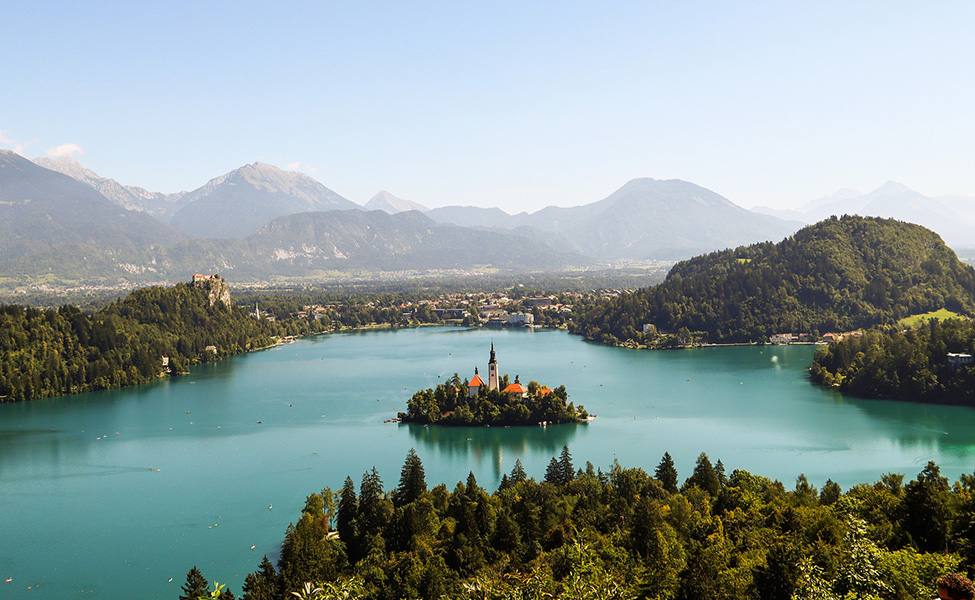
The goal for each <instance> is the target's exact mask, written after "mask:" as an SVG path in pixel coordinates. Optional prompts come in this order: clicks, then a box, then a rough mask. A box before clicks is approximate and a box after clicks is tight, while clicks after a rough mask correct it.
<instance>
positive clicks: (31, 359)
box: [0, 280, 272, 402]
mask: <svg viewBox="0 0 975 600" xmlns="http://www.w3.org/2000/svg"><path fill="white" fill-rule="evenodd" d="M217 283H218V284H220V285H224V286H225V285H226V284H224V283H223V281H222V280H218V282H217ZM271 326H272V324H269V323H268V322H267V321H266V320H262V321H260V322H259V321H257V320H256V319H254V318H251V317H249V316H248V315H247V314H246V312H244V311H243V310H242V309H240V308H238V307H234V306H232V305H227V304H225V303H224V302H221V301H216V302H211V299H210V296H209V295H208V292H207V290H205V289H201V288H199V287H196V286H194V285H192V284H186V283H179V284H177V285H176V286H175V287H172V288H161V287H152V288H146V289H141V290H137V291H135V292H133V293H132V294H130V295H129V296H128V297H126V298H124V299H122V300H118V301H116V302H114V303H113V304H111V305H109V306H107V307H106V308H104V309H102V310H100V311H97V312H95V313H91V314H89V313H85V312H82V311H81V310H80V309H78V308H76V307H74V306H62V307H61V308H59V309H48V310H40V309H36V308H27V307H23V306H17V305H0V402H17V401H23V400H33V399H36V398H48V397H52V396H60V395H66V394H74V393H79V392H86V391H91V390H100V389H107V388H116V387H124V386H128V385H135V384H139V383H145V382H147V381H150V380H151V379H154V378H156V377H159V376H160V374H161V373H162V372H163V371H164V366H163V361H162V358H163V357H164V356H165V357H168V359H169V367H170V369H167V370H172V371H173V372H180V371H182V370H183V369H185V368H186V367H187V366H189V365H190V364H193V363H198V362H206V361H210V360H215V359H218V358H221V357H226V356H229V355H232V354H238V353H240V352H245V351H247V350H249V349H251V348H256V347H262V346H266V345H268V344H270V343H271V329H270V328H271Z"/></svg>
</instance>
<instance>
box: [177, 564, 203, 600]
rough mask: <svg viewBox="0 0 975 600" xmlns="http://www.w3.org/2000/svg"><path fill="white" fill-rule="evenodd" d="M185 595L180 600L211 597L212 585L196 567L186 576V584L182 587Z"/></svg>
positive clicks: (181, 595) (196, 599)
mask: <svg viewBox="0 0 975 600" xmlns="http://www.w3.org/2000/svg"><path fill="white" fill-rule="evenodd" d="M182 589H183V593H182V594H180V597H179V600H199V599H200V598H201V597H209V596H210V583H209V582H208V581H207V580H206V578H204V577H203V573H201V572H200V570H199V569H197V568H196V566H195V565H194V566H193V568H192V569H190V572H189V573H187V574H186V583H185V584H184V585H183V587H182Z"/></svg>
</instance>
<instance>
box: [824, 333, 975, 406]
mask: <svg viewBox="0 0 975 600" xmlns="http://www.w3.org/2000/svg"><path fill="white" fill-rule="evenodd" d="M973 353H975V322H973V321H971V320H968V319H948V320H945V321H942V320H940V319H937V318H932V319H928V320H926V321H920V322H918V323H917V324H915V325H914V326H911V327H907V328H904V327H903V326H900V325H898V326H889V327H885V328H875V329H871V330H869V331H867V332H865V333H864V334H863V335H861V336H847V337H845V338H844V339H842V340H840V341H838V342H836V343H833V344H830V345H828V346H823V347H821V348H819V349H818V350H817V351H816V354H815V357H814V359H813V364H812V366H811V367H810V368H809V374H810V377H811V378H812V380H813V381H814V382H815V383H818V384H820V385H823V386H832V387H835V388H837V389H838V390H839V391H841V392H843V393H847V394H851V395H854V396H860V397H864V398H890V399H897V400H909V401H912V402H928V403H939V404H962V405H965V406H975V365H973V364H971V363H967V362H963V361H965V360H966V359H965V358H963V357H964V356H965V355H967V356H968V359H967V360H970V359H971V355H972V354H973ZM952 355H955V356H954V358H953V357H952Z"/></svg>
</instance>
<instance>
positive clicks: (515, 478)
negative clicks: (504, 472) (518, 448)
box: [511, 458, 528, 485]
mask: <svg viewBox="0 0 975 600" xmlns="http://www.w3.org/2000/svg"><path fill="white" fill-rule="evenodd" d="M523 481H528V473H525V468H524V467H522V466H521V459H520V458H518V459H515V466H514V467H512V468H511V485H516V484H519V483H522V482H523Z"/></svg>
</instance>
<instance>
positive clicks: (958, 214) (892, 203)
mask: <svg viewBox="0 0 975 600" xmlns="http://www.w3.org/2000/svg"><path fill="white" fill-rule="evenodd" d="M752 210H754V211H755V212H759V213H762V214H767V215H771V216H775V217H779V218H782V219H790V220H793V221H800V222H802V223H816V222H818V221H821V220H823V219H825V218H827V217H829V216H831V215H844V214H849V215H854V214H856V215H861V216H869V217H883V218H888V219H897V220H899V221H906V222H908V223H916V224H918V225H923V226H924V227H927V228H928V229H931V230H933V231H937V232H938V233H939V234H940V235H941V237H942V238H943V239H944V240H945V242H947V243H948V244H949V245H951V246H959V247H961V246H975V198H966V197H962V196H941V197H936V198H930V197H928V196H925V195H923V194H921V193H919V192H915V191H914V190H912V189H910V188H908V187H907V186H905V185H902V184H900V183H897V182H896V181H888V182H887V183H885V184H884V185H882V186H880V187H879V188H877V189H875V190H873V191H872V192H869V193H866V194H863V193H861V192H858V191H856V190H848V189H847V190H840V191H838V192H836V193H834V194H831V195H829V196H825V197H823V198H818V199H816V200H811V201H810V202H808V203H806V204H805V205H804V206H803V207H802V208H800V209H799V210H776V209H772V208H769V207H766V206H758V207H755V208H754V209H752Z"/></svg>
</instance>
